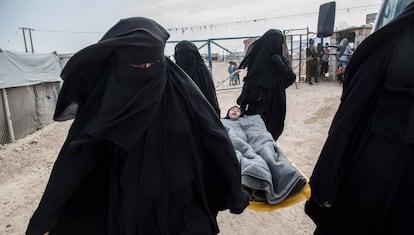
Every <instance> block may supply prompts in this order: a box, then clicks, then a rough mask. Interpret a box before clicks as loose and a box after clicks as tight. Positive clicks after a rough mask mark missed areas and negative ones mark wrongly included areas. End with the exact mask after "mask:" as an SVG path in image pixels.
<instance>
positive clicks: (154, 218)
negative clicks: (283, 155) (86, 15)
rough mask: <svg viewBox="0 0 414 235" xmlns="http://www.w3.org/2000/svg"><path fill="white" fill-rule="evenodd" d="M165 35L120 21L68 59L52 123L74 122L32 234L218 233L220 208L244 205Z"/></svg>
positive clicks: (215, 122) (219, 130) (232, 165)
mask: <svg viewBox="0 0 414 235" xmlns="http://www.w3.org/2000/svg"><path fill="white" fill-rule="evenodd" d="M168 36H169V35H168V33H167V32H166V30H165V29H164V28H162V27H161V26H160V25H158V24H157V23H156V22H154V21H152V20H149V19H146V18H141V17H135V18H129V19H124V20H121V21H120V22H119V23H118V24H116V25H115V26H114V27H112V28H111V29H110V30H109V31H108V33H106V35H105V36H104V37H103V38H102V39H101V40H100V41H99V42H98V43H96V44H94V45H92V46H90V47H87V48H85V49H83V50H81V51H80V52H78V53H76V54H75V55H74V56H73V57H72V58H71V60H70V61H69V62H68V64H67V65H66V67H65V68H64V70H63V71H62V78H63V79H64V85H63V88H62V92H61V93H60V95H59V99H58V104H57V107H56V111H55V119H56V120H67V119H70V118H75V120H74V122H73V124H72V126H71V129H70V130H69V133H68V136H67V139H66V141H65V143H64V146H63V147H62V149H61V151H60V153H59V156H58V158H57V160H56V162H55V165H54V167H53V169H52V173H51V176H50V179H49V182H48V184H47V187H46V190H45V192H44V194H43V197H42V199H41V202H40V204H39V206H38V208H37V209H36V211H35V212H34V214H33V216H32V218H31V220H30V223H29V226H28V229H27V234H44V233H45V232H47V231H50V234H51V235H53V234H127V235H129V234H131V235H132V234H134V235H136V234H203V233H204V234H216V233H218V231H219V230H218V226H217V222H216V215H217V213H218V211H220V210H225V209H230V211H231V212H232V213H241V212H242V211H243V210H244V208H245V207H246V206H247V204H248V199H247V196H246V195H245V194H244V193H243V191H242V188H241V183H240V166H239V163H238V161H237V158H236V156H235V153H234V149H233V146H232V144H231V142H230V139H229V138H228V136H227V133H226V131H225V129H224V127H223V126H222V124H221V122H220V120H219V118H218V117H217V115H216V113H215V112H214V110H213V109H212V107H211V106H210V105H209V104H208V102H207V101H206V99H205V98H204V96H203V95H202V94H201V93H200V91H199V89H198V88H197V87H196V86H195V84H194V83H193V82H192V81H191V80H190V79H189V78H188V76H187V75H186V74H185V73H184V72H183V71H182V70H181V69H180V68H179V67H178V66H176V65H175V64H174V63H173V62H171V61H169V60H168V59H167V58H165V56H164V55H163V51H164V46H165V42H166V40H167V39H168ZM146 63H147V64H149V66H146V67H147V68H142V67H140V66H136V65H141V64H146ZM201 231H203V233H201Z"/></svg>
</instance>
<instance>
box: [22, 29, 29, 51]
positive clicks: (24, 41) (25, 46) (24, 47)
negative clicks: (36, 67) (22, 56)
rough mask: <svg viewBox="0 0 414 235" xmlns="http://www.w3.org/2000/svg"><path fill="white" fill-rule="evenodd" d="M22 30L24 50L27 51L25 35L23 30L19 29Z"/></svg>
mask: <svg viewBox="0 0 414 235" xmlns="http://www.w3.org/2000/svg"><path fill="white" fill-rule="evenodd" d="M21 29H22V33H23V41H24V49H25V50H26V52H28V51H27V42H26V35H25V33H24V30H25V28H21Z"/></svg>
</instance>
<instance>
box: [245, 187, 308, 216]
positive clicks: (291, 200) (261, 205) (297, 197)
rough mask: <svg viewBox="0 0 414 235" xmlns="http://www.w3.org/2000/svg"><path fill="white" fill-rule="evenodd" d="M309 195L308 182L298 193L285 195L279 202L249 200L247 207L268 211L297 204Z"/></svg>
mask: <svg viewBox="0 0 414 235" xmlns="http://www.w3.org/2000/svg"><path fill="white" fill-rule="evenodd" d="M310 195H311V189H310V185H309V183H306V184H305V186H303V188H302V190H300V191H299V192H298V193H296V194H294V195H291V196H290V197H287V198H286V199H285V200H283V201H281V202H280V203H277V204H274V205H272V204H268V203H266V202H257V201H250V204H249V206H248V207H247V208H248V209H250V210H255V211H261V212H270V211H274V210H278V209H282V208H286V207H289V206H292V205H294V204H297V203H299V202H302V201H305V200H308V199H309V198H310Z"/></svg>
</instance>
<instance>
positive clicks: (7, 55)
mask: <svg viewBox="0 0 414 235" xmlns="http://www.w3.org/2000/svg"><path fill="white" fill-rule="evenodd" d="M61 70H62V67H61V63H60V60H59V57H58V56H57V55H56V54H53V53H49V54H47V53H36V54H32V53H22V52H13V51H4V50H0V89H3V88H11V87H21V86H31V85H36V84H40V83H44V82H61V81H62V79H61V78H60V72H61Z"/></svg>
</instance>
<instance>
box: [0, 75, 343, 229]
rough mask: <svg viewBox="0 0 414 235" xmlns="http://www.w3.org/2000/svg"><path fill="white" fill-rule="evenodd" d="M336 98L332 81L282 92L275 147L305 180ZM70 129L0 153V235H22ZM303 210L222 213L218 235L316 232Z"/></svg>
mask: <svg viewBox="0 0 414 235" xmlns="http://www.w3.org/2000/svg"><path fill="white" fill-rule="evenodd" d="M233 88H234V89H225V90H219V91H218V92H217V95H218V99H219V103H220V106H221V109H222V114H223V115H224V113H225V112H226V110H227V109H228V108H229V107H231V106H233V105H234V104H235V102H236V98H237V96H238V95H239V93H240V90H241V89H240V87H233ZM341 92H342V87H341V86H340V85H339V84H338V83H337V82H335V81H322V82H320V83H319V84H317V85H314V86H309V85H307V84H305V83H299V84H297V87H296V86H295V85H292V86H291V87H289V88H288V89H287V116H286V121H285V129H284V132H283V134H282V136H281V137H280V139H279V143H278V145H279V147H280V148H282V150H283V151H284V152H285V153H286V155H287V157H288V158H289V159H290V160H291V161H292V162H293V163H294V164H295V165H296V166H297V167H298V168H299V169H300V170H301V171H302V172H303V173H304V174H305V175H306V176H310V174H311V173H312V169H313V167H314V164H315V162H316V160H317V157H318V155H319V152H320V150H321V148H322V145H323V143H324V141H325V139H326V135H327V132H328V128H329V126H330V123H331V120H332V117H333V115H334V113H335V111H336V109H337V107H338V104H339V98H340V95H341ZM70 125H71V121H67V122H61V123H58V122H54V123H52V124H50V125H48V126H46V127H44V128H42V129H41V130H39V131H37V132H36V133H34V134H32V135H29V136H27V137H25V138H23V139H20V140H18V141H17V142H16V143H13V144H9V145H6V146H4V147H2V148H1V149H0V208H1V209H0V211H1V213H0V235H15V234H16V235H20V234H24V231H25V229H26V226H27V223H28V220H29V218H30V216H31V214H32V213H33V210H34V209H35V208H36V206H37V204H38V202H39V200H40V197H41V195H42V192H43V190H44V187H45V185H46V183H47V180H48V176H49V174H50V170H51V167H52V166H53V163H54V161H55V158H56V156H57V154H58V151H59V150H60V147H61V145H62V143H63V141H64V139H65V136H66V133H67V131H68V128H69V127H70ZM62 187H64V186H62ZM303 206H304V202H301V203H298V204H296V205H293V206H291V207H288V208H284V209H280V210H277V211H273V212H256V211H252V210H249V209H246V211H245V212H243V214H241V215H233V214H230V213H228V212H227V211H224V212H221V213H220V214H219V216H218V221H219V226H220V229H221V233H220V234H224V235H252V234H255V235H264V234H278V235H310V234H312V233H313V230H314V227H315V226H314V224H313V223H312V221H311V220H310V219H309V217H307V216H306V215H305V214H304V209H303Z"/></svg>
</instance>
